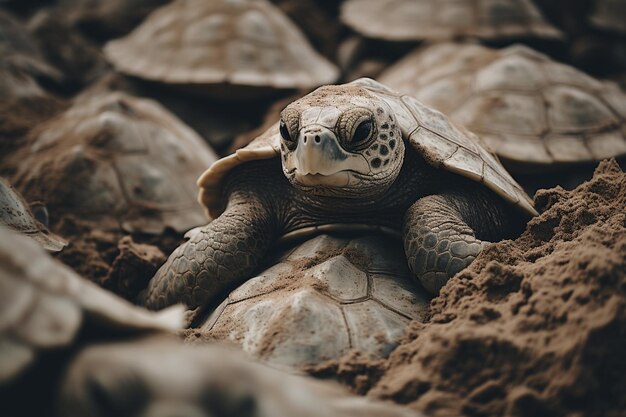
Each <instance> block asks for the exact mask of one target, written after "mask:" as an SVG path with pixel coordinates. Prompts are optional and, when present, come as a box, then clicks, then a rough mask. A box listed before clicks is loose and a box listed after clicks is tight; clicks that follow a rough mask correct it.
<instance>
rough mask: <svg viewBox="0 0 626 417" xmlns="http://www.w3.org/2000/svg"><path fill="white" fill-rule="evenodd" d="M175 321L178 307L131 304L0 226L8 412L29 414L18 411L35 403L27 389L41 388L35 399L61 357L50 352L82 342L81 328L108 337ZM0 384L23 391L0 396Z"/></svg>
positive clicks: (2, 380) (0, 380) (171, 326)
mask: <svg viewBox="0 0 626 417" xmlns="http://www.w3.org/2000/svg"><path fill="white" fill-rule="evenodd" d="M181 325H182V308H181V307H180V306H176V307H174V308H172V309H168V310H166V311H164V312H161V313H158V314H153V313H150V312H148V311H145V310H143V309H139V308H137V307H134V306H132V305H131V304H129V303H127V302H126V301H124V300H122V299H120V298H118V297H115V296H114V295H113V294H111V293H108V292H107V291H105V290H102V289H101V288H99V287H97V286H96V285H94V284H92V283H90V282H87V281H85V280H84V279H82V278H81V277H79V276H78V275H76V274H75V273H74V272H73V271H72V270H71V269H70V268H68V267H66V266H64V265H62V264H60V263H59V262H57V261H55V260H53V259H52V258H51V257H50V256H48V255H47V254H46V253H44V252H43V250H42V249H41V247H39V245H37V244H36V243H35V242H33V241H32V240H31V239H29V238H27V237H25V236H21V235H19V234H17V233H15V232H12V231H10V230H9V229H7V228H5V227H4V226H0V394H3V395H2V398H3V404H2V405H3V410H4V411H7V412H8V415H14V414H12V413H11V411H10V410H11V409H12V407H19V408H20V411H21V413H19V414H18V415H29V414H28V413H27V412H25V411H24V410H28V409H29V407H37V406H38V404H30V403H32V401H31V402H24V398H25V395H27V394H26V393H28V395H30V394H34V392H33V389H36V388H37V387H39V388H41V389H42V390H44V391H41V392H39V391H36V392H37V395H38V397H39V396H41V398H39V400H43V398H45V397H46V395H44V392H45V391H48V390H51V387H53V386H54V384H55V381H56V377H57V376H56V375H54V374H55V372H54V370H55V367H57V366H58V367H62V364H61V362H62V361H63V360H64V359H63V357H62V356H61V357H59V356H51V355H55V354H56V355H58V353H59V352H61V351H65V352H71V351H73V350H74V349H76V347H77V346H76V345H78V344H80V343H85V338H84V336H85V334H86V333H85V329H87V328H89V329H90V330H91V331H92V334H93V335H97V337H98V338H100V340H106V338H107V337H109V338H110V339H113V338H115V337H116V336H120V335H124V336H125V337H129V336H130V335H133V334H137V333H141V332H147V331H173V330H175V329H177V328H179V327H180V326H181ZM79 334H80V335H79ZM107 335H108V336H107ZM4 390H9V391H8V392H13V393H15V394H21V395H7V396H5V395H4V394H6V392H7V391H4ZM51 395H53V394H51ZM39 400H38V401H35V402H34V403H38V402H39ZM30 415H38V414H30ZM39 415H41V414H39Z"/></svg>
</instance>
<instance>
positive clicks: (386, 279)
mask: <svg viewBox="0 0 626 417" xmlns="http://www.w3.org/2000/svg"><path fill="white" fill-rule="evenodd" d="M278 253H279V255H278V256H277V259H271V260H270V261H269V262H267V263H268V264H269V265H271V266H270V267H269V268H267V269H264V270H263V271H262V272H260V273H258V274H257V275H256V276H255V277H253V278H251V279H250V280H248V281H246V282H245V283H244V284H242V285H241V286H240V287H239V288H237V289H236V290H234V291H233V292H231V293H230V295H229V296H228V298H227V299H226V300H224V302H223V303H222V304H221V305H220V306H218V307H217V308H216V309H215V311H214V312H213V314H212V315H211V317H209V319H208V320H206V321H205V322H203V323H202V324H201V325H200V326H199V329H198V331H199V332H200V334H201V335H202V336H203V337H204V338H207V339H217V340H226V341H231V342H234V343H236V344H239V345H240V346H241V347H242V348H243V350H244V351H246V352H247V353H249V354H251V355H252V356H254V357H256V358H259V359H261V360H263V361H264V362H266V363H269V364H271V365H272V366H274V367H277V368H280V369H289V370H298V369H305V368H306V367H309V366H315V365H319V364H321V363H323V362H325V361H328V360H333V359H339V358H340V357H342V356H343V355H345V354H347V353H348V352H350V351H358V352H359V353H360V354H363V355H365V356H367V357H379V358H380V357H387V356H388V355H389V353H391V351H392V350H393V349H394V348H395V347H396V346H397V344H398V341H399V339H400V338H401V337H402V336H403V334H404V332H405V330H406V326H407V324H408V323H409V322H410V321H411V320H418V321H422V322H423V321H424V320H425V318H426V316H427V315H428V305H429V302H430V294H428V293H427V292H426V291H425V290H424V289H423V288H422V287H420V286H418V285H416V284H414V283H413V281H412V279H411V274H410V272H409V269H408V267H407V263H406V258H404V254H403V250H402V244H401V242H400V240H399V239H397V238H393V237H389V236H386V235H384V234H372V233H370V234H365V235H360V234H353V235H347V236H334V235H329V234H322V235H319V236H316V237H313V238H312V239H310V240H307V241H306V242H304V243H302V244H299V245H297V246H296V247H295V248H292V247H288V248H287V249H285V250H281V251H278ZM303 328H306V330H307V331H303Z"/></svg>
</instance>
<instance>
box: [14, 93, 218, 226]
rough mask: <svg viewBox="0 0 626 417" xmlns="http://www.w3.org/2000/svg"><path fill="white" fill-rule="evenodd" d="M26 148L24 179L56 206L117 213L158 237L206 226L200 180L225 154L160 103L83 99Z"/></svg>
mask: <svg viewBox="0 0 626 417" xmlns="http://www.w3.org/2000/svg"><path fill="white" fill-rule="evenodd" d="M26 151H27V154H26V156H24V160H23V163H22V164H20V169H19V170H18V172H17V174H16V179H17V180H16V183H17V184H18V185H19V187H20V189H21V190H23V192H24V194H25V195H27V196H32V197H33V198H34V199H37V200H41V201H44V202H45V203H46V205H47V206H48V208H50V209H51V211H54V210H58V211H59V212H60V213H63V214H65V213H75V214H79V215H81V216H83V217H88V218H92V219H97V218H101V217H106V216H113V218H115V219H116V220H117V221H118V222H119V223H120V225H121V227H122V228H123V229H125V230H127V231H130V232H133V231H139V232H145V233H154V234H159V233H161V232H162V231H163V230H164V229H165V228H167V227H170V228H172V229H174V230H176V231H179V232H183V231H186V230H188V229H190V228H192V227H195V226H198V225H201V224H204V223H206V218H205V216H204V214H203V212H202V208H201V207H200V206H199V205H198V204H197V203H196V201H195V198H194V194H195V187H194V180H195V178H197V176H198V175H199V174H200V173H201V172H202V171H203V170H204V169H205V168H206V167H207V166H208V165H210V164H211V163H213V162H214V161H215V160H216V159H217V157H216V155H215V153H214V152H213V151H212V150H211V149H210V148H209V147H208V146H207V145H206V144H205V143H204V142H203V141H202V139H201V138H200V137H199V136H198V135H197V134H196V133H195V132H194V131H192V130H191V129H190V128H188V127H187V126H186V125H184V124H183V123H182V122H181V121H180V120H178V119H177V118H176V117H175V116H173V115H172V114H170V113H169V112H167V111H166V110H165V109H164V108H162V107H161V106H160V105H158V104H157V103H156V102H154V101H151V100H144V99H138V98H133V97H131V96H128V95H125V94H123V93H108V94H96V95H86V96H83V97H80V98H79V99H78V100H77V101H76V102H75V104H74V105H73V106H72V107H71V108H70V109H69V110H67V111H66V112H65V113H63V114H61V115H60V116H59V117H57V118H55V119H53V120H51V121H50V122H49V123H46V124H45V126H44V127H43V129H41V130H39V133H38V134H37V135H35V137H34V139H33V141H32V144H31V145H30V147H29V148H28V149H26Z"/></svg>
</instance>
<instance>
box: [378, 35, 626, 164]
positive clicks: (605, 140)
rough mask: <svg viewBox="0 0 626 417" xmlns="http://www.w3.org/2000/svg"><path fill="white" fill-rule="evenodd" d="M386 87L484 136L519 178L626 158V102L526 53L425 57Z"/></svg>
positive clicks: (471, 49)
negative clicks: (545, 170)
mask: <svg viewBox="0 0 626 417" xmlns="http://www.w3.org/2000/svg"><path fill="white" fill-rule="evenodd" d="M380 80H381V82H384V83H386V84H387V85H389V86H391V87H393V88H395V89H397V90H399V91H402V92H403V93H406V94H409V95H412V96H414V97H416V98H417V99H418V100H420V101H423V102H424V103H425V104H427V105H430V106H433V107H435V108H436V109H438V110H440V111H442V112H444V113H446V114H448V115H450V116H451V117H452V118H453V119H454V120H455V121H457V122H458V123H460V124H462V125H465V126H466V127H467V128H468V129H470V130H471V131H473V132H475V133H476V134H478V135H479V136H481V137H482V138H483V139H484V140H485V142H487V144H488V145H489V146H490V147H491V149H492V150H493V151H494V152H496V153H497V154H498V156H500V157H501V158H502V159H503V162H504V163H505V165H506V166H507V167H508V168H509V169H510V170H512V171H516V172H532V171H534V170H535V169H536V168H540V167H544V168H547V167H556V166H560V165H564V164H573V163H579V162H592V161H597V160H601V159H604V158H610V157H617V156H620V155H625V154H626V138H625V134H626V95H624V93H623V92H622V91H621V90H620V89H619V87H618V86H617V85H615V84H614V83H608V82H601V81H598V80H596V79H594V78H592V77H590V76H588V75H586V74H584V73H582V72H580V71H578V70H576V69H575V68H573V67H571V66H568V65H565V64H561V63H558V62H555V61H553V60H551V59H550V58H549V57H547V56H545V55H543V54H541V53H539V52H536V51H534V50H532V49H530V48H528V47H525V46H521V45H514V46H510V47H508V48H506V49H501V50H496V49H490V48H486V47H484V46H480V45H473V44H453V43H448V44H438V45H433V46H430V47H427V48H425V49H419V50H417V51H415V52H414V53H412V54H410V55H408V56H407V57H406V58H404V59H403V60H401V61H400V62H398V63H397V64H395V65H394V66H393V67H391V68H389V69H388V70H387V71H386V72H385V73H384V74H382V75H381V77H380Z"/></svg>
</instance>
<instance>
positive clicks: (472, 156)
mask: <svg viewBox="0 0 626 417" xmlns="http://www.w3.org/2000/svg"><path fill="white" fill-rule="evenodd" d="M345 86H346V87H348V88H349V87H353V86H356V87H360V88H362V89H363V90H365V91H366V92H367V93H369V94H371V95H373V96H375V97H377V98H378V99H380V100H383V101H385V102H386V103H387V104H388V105H389V107H390V108H391V110H392V111H393V112H394V113H395V118H396V120H397V123H398V124H399V125H400V126H399V127H400V129H401V131H402V136H403V139H404V140H405V142H407V147H412V148H413V149H414V150H415V151H416V152H418V154H420V155H421V156H422V157H424V159H425V160H426V161H427V162H428V163H429V164H431V165H432V166H434V167H437V168H442V169H445V170H447V171H451V172H454V173H456V174H459V175H461V176H464V177H467V178H469V179H471V180H474V181H477V182H480V183H483V184H484V185H485V186H487V187H488V188H489V189H491V190H492V191H494V192H495V193H497V194H498V195H500V196H501V197H502V198H504V199H505V200H506V201H508V202H510V203H511V204H514V205H516V206H517V207H519V208H521V209H522V210H524V211H526V212H527V213H529V214H531V215H536V213H537V212H536V211H535V209H534V208H533V204H532V200H531V199H530V198H529V197H528V195H527V194H526V193H525V192H524V191H523V189H522V188H521V187H520V185H519V184H518V183H517V182H515V180H514V179H513V178H512V177H511V175H510V174H509V173H508V172H507V171H506V169H504V167H503V166H502V165H501V164H500V162H499V161H498V159H497V158H496V157H495V156H494V155H493V154H491V153H490V152H489V151H488V150H487V149H488V148H486V146H485V145H483V143H482V141H481V140H480V139H479V138H478V137H477V136H476V135H474V134H473V133H471V132H469V131H467V130H465V129H464V128H462V127H458V126H455V125H454V124H453V123H451V122H450V121H449V120H448V118H447V117H446V116H445V115H443V114H442V113H440V112H438V111H436V110H433V109H431V108H429V107H427V106H425V105H423V104H422V103H420V102H419V101H417V100H416V99H415V98H413V97H411V96H408V95H405V94H401V93H398V92H395V91H392V90H390V89H389V88H388V87H386V86H385V85H383V84H381V83H379V82H377V81H374V80H372V79H369V78H360V79H358V80H356V81H353V82H351V83H348V84H345ZM321 88H324V87H321ZM278 125H279V123H278V122H277V123H276V124H275V125H274V126H272V127H270V128H269V129H268V130H267V131H265V132H264V133H263V134H262V135H261V136H259V137H258V138H256V139H255V140H254V141H252V142H251V143H250V144H249V145H248V146H246V147H245V148H242V149H239V150H237V151H236V152H235V153H233V154H231V155H229V156H227V157H224V158H222V159H220V160H219V161H217V162H216V163H215V164H213V165H212V166H210V167H209V169H208V170H206V171H205V172H204V174H202V176H201V177H200V178H199V179H198V186H199V187H200V194H199V197H198V199H199V201H200V202H201V203H202V204H203V205H204V206H205V207H206V208H207V210H208V213H209V215H210V216H211V217H213V218H216V217H217V216H219V215H220V214H221V213H222V212H223V211H224V201H223V199H222V192H221V191H222V188H221V187H222V180H223V179H224V177H225V176H226V175H227V174H228V173H229V172H230V171H231V170H232V169H233V168H235V167H237V166H239V165H241V164H243V163H245V162H248V161H253V160H258V159H269V158H277V157H278V156H279V155H280V133H279V131H278V129H279V128H278Z"/></svg>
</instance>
